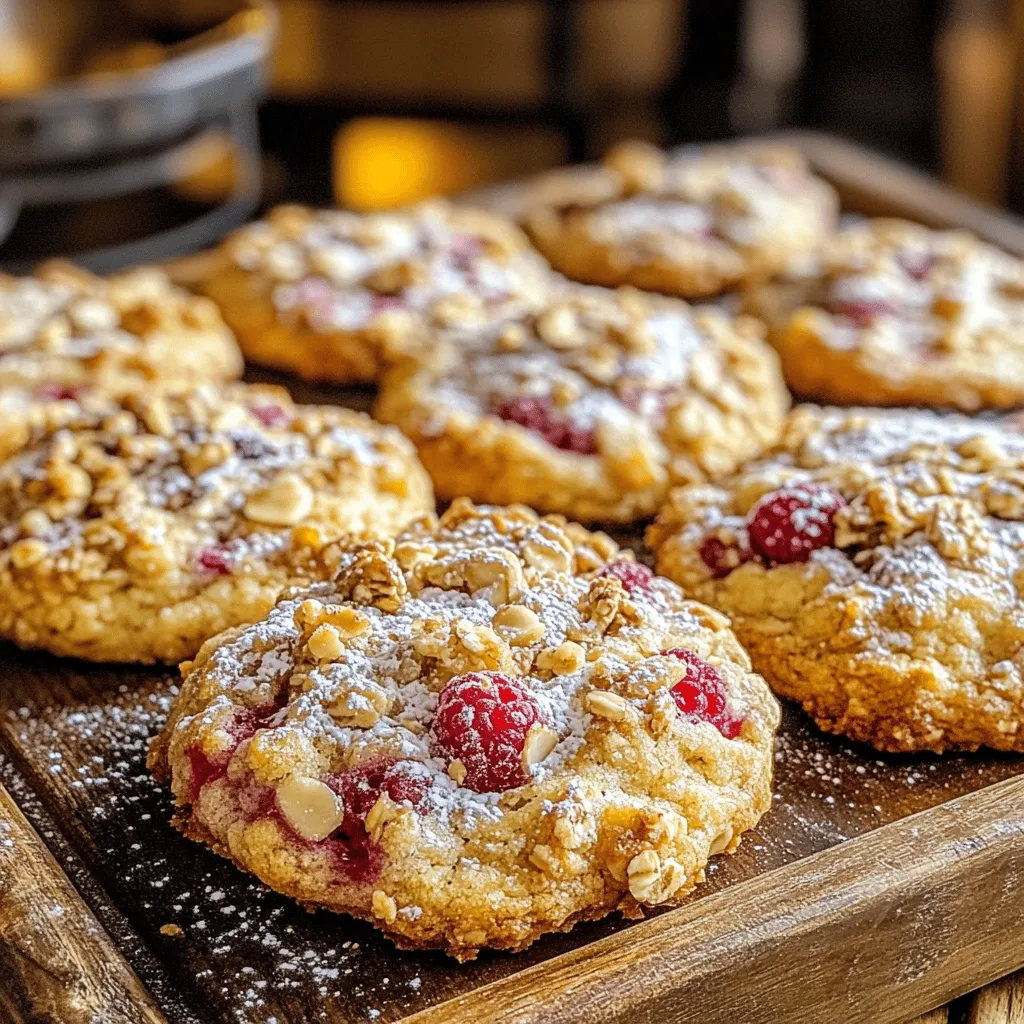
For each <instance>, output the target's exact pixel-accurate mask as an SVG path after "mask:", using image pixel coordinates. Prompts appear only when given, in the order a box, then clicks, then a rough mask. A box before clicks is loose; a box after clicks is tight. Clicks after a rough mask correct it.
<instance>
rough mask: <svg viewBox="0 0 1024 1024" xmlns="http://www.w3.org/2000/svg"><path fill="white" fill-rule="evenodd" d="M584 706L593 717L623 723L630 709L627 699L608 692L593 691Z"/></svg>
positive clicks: (586, 698) (585, 700) (588, 695)
mask: <svg viewBox="0 0 1024 1024" xmlns="http://www.w3.org/2000/svg"><path fill="white" fill-rule="evenodd" d="M584 704H585V705H586V708H587V710H588V711H589V712H590V713H591V714H592V715H597V716H598V717H599V718H607V719H608V720H609V721H610V722H621V721H622V720H623V719H624V718H625V717H626V712H627V710H628V708H629V702H628V701H627V700H626V698H625V697H620V696H619V695H618V694H617V693H611V692H610V691H608V690H591V691H590V692H589V693H588V694H587V695H586V697H585V698H584Z"/></svg>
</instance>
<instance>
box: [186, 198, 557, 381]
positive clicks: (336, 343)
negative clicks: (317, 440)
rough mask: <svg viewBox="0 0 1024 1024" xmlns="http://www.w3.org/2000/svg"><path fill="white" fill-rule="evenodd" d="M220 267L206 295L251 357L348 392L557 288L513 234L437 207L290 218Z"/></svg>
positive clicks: (495, 223)
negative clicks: (347, 387) (451, 330)
mask: <svg viewBox="0 0 1024 1024" xmlns="http://www.w3.org/2000/svg"><path fill="white" fill-rule="evenodd" d="M221 256H222V261H221V265H220V267H219V268H218V270H217V271H216V272H215V273H213V274H212V275H211V276H210V277H209V278H208V279H207V280H206V281H205V283H204V284H203V285H202V286H201V287H202V290H203V291H204V292H205V293H206V294H207V295H209V296H210V297H211V298H213V299H214V300H215V301H216V302H217V304H218V305H219V306H220V307H221V309H222V310H223V312H224V316H225V317H226V318H227V321H228V323H229V324H231V326H232V327H233V328H234V329H235V331H236V332H237V333H238V337H239V341H240V342H241V345H242V348H243V350H244V351H245V354H246V356H248V357H249V358H250V359H252V360H254V361H255V362H258V363H263V364H265V365H267V366H273V367H276V368H277V369H281V370H288V371H290V372H292V373H296V374H298V375H299V376H300V377H304V378H306V379H309V380H326V381H336V382H338V383H346V382H352V381H364V382H365V381H374V380H376V379H377V376H378V374H379V373H380V371H381V368H382V367H383V366H385V365H387V364H388V363H390V362H391V361H392V360H393V359H394V358H395V357H396V356H398V355H400V354H404V353H406V352H408V351H410V350H416V349H418V348H419V347H421V346H422V345H423V344H424V343H426V342H427V341H429V337H430V332H431V331H432V329H434V328H435V327H438V326H441V327H444V326H452V325H471V324H475V323H479V322H482V321H484V320H490V319H495V318H502V317H514V316H518V315H520V314H522V313H523V312H525V311H527V310H529V309H531V308H534V307H535V306H536V305H537V304H538V303H539V302H540V301H542V300H543V298H544V297H545V296H546V294H547V292H548V289H549V287H550V285H551V282H552V281H553V275H552V274H551V271H550V270H549V268H548V266H547V264H546V263H545V262H544V260H543V259H542V258H541V257H540V256H539V255H538V254H537V253H536V252H534V250H533V249H532V248H531V247H530V245H529V243H528V242H527V240H526V238H525V237H524V236H523V234H522V233H521V232H520V231H519V229H518V228H516V227H515V226H514V225H513V224H511V223H509V222H508V221H506V220H503V219H501V218H500V217H495V216H493V215H491V214H489V213H484V212H481V211H479V210H470V209H464V208H460V207H456V206H450V205H449V204H447V203H444V202H441V201H437V200H435V201H431V202H429V203H424V204H422V205H420V206H416V207H413V208H411V209H409V210H406V211H401V212H396V213H380V214H356V213H347V212H343V211H340V210H311V209H306V208H304V207H297V206H287V207H281V208H279V209H277V210H274V211H273V212H272V213H271V214H270V215H269V217H268V218H267V219H266V220H264V221H258V222H256V223H254V224H249V225H247V226H246V227H244V228H241V229H239V230H238V231H236V232H235V233H234V234H233V235H231V236H230V237H229V238H228V239H227V241H226V242H225V243H224V244H223V246H222V249H221Z"/></svg>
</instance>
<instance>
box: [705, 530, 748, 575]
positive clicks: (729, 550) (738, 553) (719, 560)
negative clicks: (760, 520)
mask: <svg viewBox="0 0 1024 1024" xmlns="http://www.w3.org/2000/svg"><path fill="white" fill-rule="evenodd" d="M700 557H701V558H702V559H703V560H704V564H705V565H706V566H707V567H708V568H709V569H710V570H711V575H712V576H713V577H714V578H715V579H716V580H720V579H722V577H723V576H728V575H729V573H731V572H732V571H733V569H738V568H739V567H740V566H741V565H742V564H743V563H744V562H749V561H751V560H752V559H753V557H754V552H753V551H751V550H750V537H749V535H748V534H747V531H746V530H738V531H737V532H736V538H735V540H734V541H733V542H732V543H731V544H728V543H726V542H725V541H724V540H722V539H721V538H720V537H718V536H716V535H715V534H713V533H709V534H708V535H707V536H706V537H705V538H704V542H703V543H702V544H701V546H700Z"/></svg>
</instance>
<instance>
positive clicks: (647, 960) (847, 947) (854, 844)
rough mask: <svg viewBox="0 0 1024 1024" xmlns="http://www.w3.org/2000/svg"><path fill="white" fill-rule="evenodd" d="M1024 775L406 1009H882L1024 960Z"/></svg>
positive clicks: (552, 1023)
mask: <svg viewBox="0 0 1024 1024" xmlns="http://www.w3.org/2000/svg"><path fill="white" fill-rule="evenodd" d="M1022 887H1024V779H1014V780H1011V781H1008V782H1004V783H1001V784H1000V785H998V786H993V787H990V788H989V789H986V790H983V791H981V792H979V793H974V794H971V795H970V796H966V797H962V798H961V799H959V800H956V801H952V802H950V803H948V804H945V805H943V806H942V807H938V808H935V809H933V810H931V811H928V812H926V813H924V814H919V815H915V816H913V817H910V818H907V819H905V820H903V821H900V822H896V823H894V824H892V825H888V826H886V827H885V828H882V829H879V830H877V831H876V832H873V833H871V834H869V835H866V836H863V837H861V838H859V839H855V840H853V841H851V842H849V843H844V844H841V845H840V846H837V847H836V848H834V849H832V850H828V851H825V852H823V853H820V854H817V855H815V856H812V857H808V858H806V859H804V860H802V861H799V862H798V863H796V864H793V865H790V866H788V867H785V868H781V869H779V870H778V871H775V872H772V873H770V874H767V875H763V876H761V877H759V878H756V879H753V880H751V881H749V882H745V883H743V884H741V885H738V886H736V887H734V888H733V889H730V890H727V891H725V892H721V893H718V894H717V895H715V896H712V897H709V898H708V899H707V900H704V901H700V902H696V903H692V904H690V905H688V906H686V907H684V908H682V909H680V910H677V911H675V912H673V913H671V914H667V915H665V916H663V917H661V918H659V919H657V920H655V921H648V922H645V923H644V924H641V925H637V926H636V927H635V928H633V929H631V930H630V931H629V932H628V933H623V934H619V935H615V936H611V937H609V938H607V939H603V940H601V941H600V942H596V943H594V944H593V945H591V946H589V947H586V948H584V949H580V950H578V951H576V952H574V953H570V954H568V955H566V956H563V957H561V958H560V959H559V960H558V961H556V962H555V963H551V964H545V965H544V966H543V967H539V968H533V969H531V970H529V971H523V972H521V973H520V974H518V975H515V976H514V977H512V978H509V979H507V980H505V981H502V982H498V983H496V984H493V985H488V986H486V987H484V988H482V989H478V990H476V991H475V992H473V993H471V994H470V995H468V996H465V997H463V998H461V999H458V1000H455V1001H453V1002H451V1003H446V1004H443V1005H441V1006H438V1007H436V1008H434V1009H432V1010H428V1011H426V1012H424V1013H422V1014H418V1015H417V1016H415V1017H413V1018H411V1019H410V1020H409V1022H408V1024H453V1022H461V1021H465V1022H467V1024H468V1022H473V1024H512V1022H515V1024H533V1022H537V1024H541V1022H543V1024H581V1022H591V1021H594V1022H597V1021H601V1022H622V1024H627V1022H628V1024H642V1022H651V1024H654V1022H658V1024H691V1022H692V1024H698V1022H699V1024H733V1022H735V1021H743V1022H744V1024H819V1022H821V1021H843V1022H844V1024H883V1022H888V1021H905V1020H908V1019H910V1018H911V1017H913V1016H914V1015H915V1014H917V1013H919V1012H920V1011H922V1010H926V1009H927V1008H928V1007H929V1006H934V1005H936V1004H942V1003H945V1002H947V1001H948V1000H949V999H951V998H953V997H954V996H958V995H960V994H962V993H963V992H964V991H968V990H970V989H971V988H972V987H973V986H974V985H975V984H976V983H977V980H978V979H979V977H984V978H987V979H993V978H998V977H999V976H1000V975H1002V974H1004V973H1006V972H1007V971H1008V970H1012V969H1014V968H1016V967H1019V966H1020V965H1021V963H1024V903H1022V902H1021V899H1020V892H1021V889H1022Z"/></svg>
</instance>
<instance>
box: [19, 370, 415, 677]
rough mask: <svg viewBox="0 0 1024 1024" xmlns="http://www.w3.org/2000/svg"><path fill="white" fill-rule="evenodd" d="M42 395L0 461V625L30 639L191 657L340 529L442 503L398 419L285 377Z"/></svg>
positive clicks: (101, 654)
mask: <svg viewBox="0 0 1024 1024" xmlns="http://www.w3.org/2000/svg"><path fill="white" fill-rule="evenodd" d="M46 405H47V407H49V408H50V409H51V410H53V415H52V416H50V417H47V418H41V419H39V420H38V421H37V422H36V423H34V424H33V426H35V427H37V428H38V429H37V430H36V431H35V433H34V434H33V436H31V437H30V438H29V439H27V441H26V444H25V445H24V447H23V448H22V449H20V450H19V451H18V452H16V453H14V454H13V455H11V456H10V457H9V458H8V459H7V460H6V461H5V462H4V463H2V464H0V637H3V638H5V639H10V640H13V641H14V642H15V643H17V644H18V645H20V646H22V647H26V648H41V649H43V650H48V651H51V652H53V653H54V654H61V655H68V656H73V657H80V658H87V659H89V660H92V661H131V662H151V661H169V662H174V661H178V660H180V659H181V658H186V657H191V656H192V655H193V654H195V652H196V651H197V650H198V649H199V647H200V645H201V644H202V643H203V641H204V640H206V639H207V638H208V637H210V636H212V635H213V634H214V633H216V632H218V631H220V630H222V629H225V628H226V627H228V626H232V625H234V624H236V623H239V622H250V621H252V620H253V619H256V618H259V617H260V616H261V615H264V614H266V612H267V611H268V610H269V609H270V608H272V607H273V605H274V601H275V600H276V599H277V597H278V595H279V594H280V592H281V590H282V589H283V588H284V587H285V586H287V585H289V584H293V583H306V582H309V581H310V580H312V579H317V578H322V577H323V575H324V573H325V569H324V567H323V566H322V565H321V564H320V563H319V561H318V559H317V554H316V553H317V551H318V550H319V549H320V548H321V547H322V546H323V544H324V543H326V542H327V541H328V540H331V539H334V538H336V537H338V536H340V535H341V534H343V533H346V532H350V531H351V532H361V531H369V530H373V531H380V532H387V531H395V530H398V529H400V528H401V527H403V526H405V524H406V523H408V522H409V521H410V520H411V519H413V518H414V517H416V516H418V515H422V514H424V513H427V512H431V511H432V510H433V499H432V494H431V488H430V481H429V479H428V478H427V475H426V473H425V472H424V471H423V468H422V467H421V466H420V465H419V463H418V462H417V460H416V456H415V453H414V451H413V449H412V446H411V445H410V444H409V443H408V441H406V440H405V438H403V437H402V436H401V435H400V434H399V433H398V432H397V431H395V430H393V429H391V428H387V427H381V426H379V425H378V424H376V423H374V422H373V421H372V420H371V419H369V417H367V416H364V415H362V414H360V413H355V412H351V411H349V410H346V409H336V408H318V407H314V406H294V405H292V403H291V401H290V399H289V398H288V396H287V394H286V393H285V392H284V391H282V390H280V389H278V388H267V387H263V388H260V387H244V386H242V385H235V386H233V387H231V388H229V389H218V388H214V387H212V386H207V387H205V388H201V389H197V390H195V391H192V392H188V393H184V394H180V395H175V396H173V397H169V396H164V395H160V394H154V393H146V394H140V395H135V396H129V397H127V398H126V399H124V400H123V401H122V402H120V403H114V402H112V401H107V402H99V401H95V400H94V401H90V402H88V403H82V404H79V403H75V402H52V403H46ZM58 414H59V415H58Z"/></svg>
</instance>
